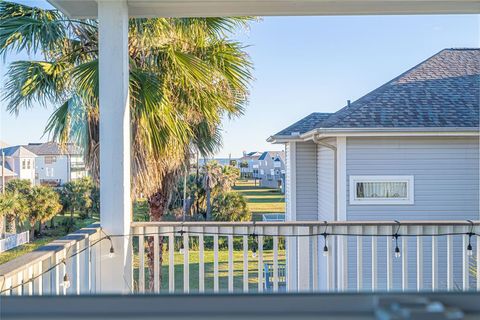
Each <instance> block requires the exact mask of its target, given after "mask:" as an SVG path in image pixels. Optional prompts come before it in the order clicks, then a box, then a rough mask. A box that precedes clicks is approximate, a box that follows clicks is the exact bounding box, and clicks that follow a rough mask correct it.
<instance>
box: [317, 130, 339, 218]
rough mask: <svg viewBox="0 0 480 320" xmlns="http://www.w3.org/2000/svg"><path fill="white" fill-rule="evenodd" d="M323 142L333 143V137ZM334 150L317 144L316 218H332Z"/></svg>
mask: <svg viewBox="0 0 480 320" xmlns="http://www.w3.org/2000/svg"><path fill="white" fill-rule="evenodd" d="M324 142H325V143H328V144H331V145H335V144H336V140H335V139H326V140H325V141H324ZM334 174H335V163H334V151H333V150H331V149H329V148H327V147H324V146H321V145H318V146H317V181H318V220H320V221H332V220H334V217H335V215H334V210H335V205H334V199H335V197H334V193H335V190H334V178H335V177H334Z"/></svg>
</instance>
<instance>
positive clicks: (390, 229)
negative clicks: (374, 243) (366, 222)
mask: <svg viewBox="0 0 480 320" xmlns="http://www.w3.org/2000/svg"><path fill="white" fill-rule="evenodd" d="M387 232H388V234H390V235H391V234H393V227H388V228H387ZM392 247H393V245H392V237H391V236H387V291H391V290H392V289H393V260H392V250H393V249H392Z"/></svg>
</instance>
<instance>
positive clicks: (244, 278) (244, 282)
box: [243, 229, 248, 292]
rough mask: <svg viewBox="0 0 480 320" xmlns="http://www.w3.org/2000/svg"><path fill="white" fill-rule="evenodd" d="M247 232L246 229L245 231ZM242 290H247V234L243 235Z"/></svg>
mask: <svg viewBox="0 0 480 320" xmlns="http://www.w3.org/2000/svg"><path fill="white" fill-rule="evenodd" d="M245 233H248V229H247V232H245ZM243 292H248V236H247V235H244V236H243Z"/></svg>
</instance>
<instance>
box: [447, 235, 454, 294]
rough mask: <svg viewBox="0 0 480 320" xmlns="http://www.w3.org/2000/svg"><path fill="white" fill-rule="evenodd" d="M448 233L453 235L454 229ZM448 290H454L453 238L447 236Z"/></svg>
mask: <svg viewBox="0 0 480 320" xmlns="http://www.w3.org/2000/svg"><path fill="white" fill-rule="evenodd" d="M448 232H449V233H452V232H453V228H452V227H449V228H448ZM447 290H453V236H451V235H448V236H447Z"/></svg>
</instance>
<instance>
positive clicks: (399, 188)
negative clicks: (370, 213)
mask: <svg viewBox="0 0 480 320" xmlns="http://www.w3.org/2000/svg"><path fill="white" fill-rule="evenodd" d="M356 187H357V188H356V189H357V198H363V199H378V198H383V199H389V198H393V199H402V198H403V199H406V198H407V197H408V193H407V182H406V181H403V182H357V186H356Z"/></svg>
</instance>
